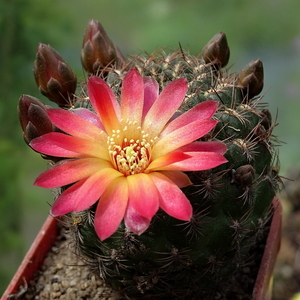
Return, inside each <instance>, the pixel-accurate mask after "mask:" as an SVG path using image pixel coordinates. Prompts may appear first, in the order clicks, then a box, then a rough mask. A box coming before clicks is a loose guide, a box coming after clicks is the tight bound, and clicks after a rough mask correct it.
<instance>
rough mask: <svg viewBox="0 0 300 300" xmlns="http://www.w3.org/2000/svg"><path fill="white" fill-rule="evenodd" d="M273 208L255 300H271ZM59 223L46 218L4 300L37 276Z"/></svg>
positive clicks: (276, 220)
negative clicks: (36, 273)
mask: <svg viewBox="0 0 300 300" xmlns="http://www.w3.org/2000/svg"><path fill="white" fill-rule="evenodd" d="M272 204H273V207H274V208H275V213H274V215H273V219H272V223H271V227H270V232H269V235H268V239H267V244H266V247H265V251H264V254H263V257H262V262H261V266H260V269H259V271H258V275H257V279H256V282H255V286H254V289H253V300H270V299H271V290H270V279H271V276H272V272H273V269H274V265H275V261H276V257H277V254H278V252H279V249H280V241H281V217H282V207H281V204H280V202H279V201H278V199H277V198H276V197H274V199H273V202H272ZM57 222H58V221H57V220H56V219H55V218H53V217H52V216H51V215H49V216H48V217H47V219H46V221H45V223H44V224H43V226H42V228H41V230H40V231H39V233H38V235H37V237H36V238H35V240H34V242H33V244H32V245H31V247H30V249H29V250H28V252H27V254H26V256H25V257H24V259H23V261H22V263H21V265H20V267H19V268H18V270H17V272H16V274H15V275H14V277H13V278H12V280H11V282H10V284H9V285H8V287H7V289H6V290H5V292H4V294H3V296H2V297H1V300H7V299H9V298H10V297H11V296H12V295H13V294H15V293H18V290H19V287H20V286H21V285H23V286H24V285H25V284H26V283H28V282H29V281H30V280H31V278H32V277H33V275H34V273H35V272H36V271H37V270H38V269H39V268H40V266H41V265H42V263H43V261H44V258H45V256H46V254H47V252H48V250H49V249H50V248H51V247H52V246H53V244H54V242H55V240H56V237H57V235H58V228H57ZM46 233H47V234H46ZM274 247H275V251H274Z"/></svg>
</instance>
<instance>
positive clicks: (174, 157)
mask: <svg viewBox="0 0 300 300" xmlns="http://www.w3.org/2000/svg"><path fill="white" fill-rule="evenodd" d="M188 157H189V156H188V155H187V154H185V153H183V152H181V151H176V152H171V153H168V154H165V155H163V156H160V157H158V158H156V159H155V160H154V161H152V162H151V163H150V165H149V166H148V168H147V170H155V169H160V168H161V167H165V166H168V165H170V164H172V163H175V162H178V161H181V160H185V159H187V158H188Z"/></svg>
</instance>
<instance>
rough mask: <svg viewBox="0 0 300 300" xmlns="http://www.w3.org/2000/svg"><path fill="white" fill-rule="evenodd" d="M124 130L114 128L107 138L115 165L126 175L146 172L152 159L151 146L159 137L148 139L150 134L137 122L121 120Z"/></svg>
mask: <svg viewBox="0 0 300 300" xmlns="http://www.w3.org/2000/svg"><path fill="white" fill-rule="evenodd" d="M121 123H123V124H124V123H125V124H124V126H123V129H122V130H112V135H111V136H110V137H108V138H107V144H108V151H109V155H110V157H111V161H112V163H113V165H114V167H115V168H116V169H117V170H118V171H119V172H121V173H123V174H124V175H125V176H129V175H134V174H139V173H142V172H144V171H145V170H146V169H147V167H148V165H149V164H150V159H151V147H152V145H153V143H154V142H155V140H156V139H157V137H155V138H153V139H150V140H149V139H148V136H149V134H148V133H145V131H144V130H142V128H141V126H136V124H137V122H136V121H134V122H132V121H130V120H127V121H126V122H124V120H121Z"/></svg>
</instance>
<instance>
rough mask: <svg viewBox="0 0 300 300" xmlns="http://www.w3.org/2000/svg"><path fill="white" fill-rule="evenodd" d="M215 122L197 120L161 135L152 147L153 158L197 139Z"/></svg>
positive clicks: (215, 122)
mask: <svg viewBox="0 0 300 300" xmlns="http://www.w3.org/2000/svg"><path fill="white" fill-rule="evenodd" d="M216 124H217V121H215V120H210V119H209V120H198V121H195V122H193V123H190V124H187V125H186V126H184V127H180V128H178V129H177V130H175V131H173V132H171V133H170V134H168V135H167V136H164V137H162V138H161V139H159V140H158V141H157V142H156V143H155V144H154V146H153V148H152V157H153V160H154V159H156V158H157V157H159V156H162V155H165V154H166V153H169V152H172V151H174V150H176V149H178V148H180V147H182V146H184V145H186V144H189V143H191V142H193V141H195V140H197V139H199V138H200V137H202V136H203V135H205V134H206V133H208V132H209V131H210V130H212V129H213V128H214V127H215V125H216Z"/></svg>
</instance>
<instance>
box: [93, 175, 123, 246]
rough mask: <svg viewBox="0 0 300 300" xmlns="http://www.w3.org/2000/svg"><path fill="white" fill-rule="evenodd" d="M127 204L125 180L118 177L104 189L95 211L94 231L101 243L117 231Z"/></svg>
mask: <svg viewBox="0 0 300 300" xmlns="http://www.w3.org/2000/svg"><path fill="white" fill-rule="evenodd" d="M127 203H128V186H127V180H126V178H125V177H119V178H117V179H115V180H114V181H113V182H112V183H111V184H110V185H109V187H108V188H107V189H106V191H105V192H104V194H103V195H102V197H101V198H100V201H99V203H98V206H97V209H96V214H95V230H96V233H97V234H98V236H99V238H100V239H101V241H103V240H105V239H107V238H108V237H110V236H111V235H112V234H113V233H114V232H115V231H116V230H117V229H118V227H119V225H120V223H121V221H122V219H123V217H124V215H125V211H126V208H127Z"/></svg>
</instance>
